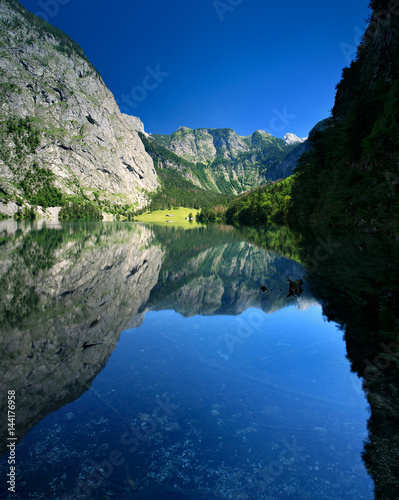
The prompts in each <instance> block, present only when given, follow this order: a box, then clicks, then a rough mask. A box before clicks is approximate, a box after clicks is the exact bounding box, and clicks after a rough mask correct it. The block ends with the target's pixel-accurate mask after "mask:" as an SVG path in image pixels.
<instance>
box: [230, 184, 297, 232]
mask: <svg viewBox="0 0 399 500" xmlns="http://www.w3.org/2000/svg"><path fill="white" fill-rule="evenodd" d="M294 182H295V176H291V177H288V179H285V180H283V181H280V182H277V183H275V184H273V185H272V186H266V187H263V188H262V187H260V188H258V189H257V190H254V191H252V192H250V193H248V194H245V195H243V196H240V197H239V198H238V199H236V200H234V201H233V202H232V203H231V204H230V205H229V207H228V209H227V212H226V220H227V222H229V223H240V224H247V225H250V226H251V225H256V224H271V223H284V222H286V217H287V213H288V210H289V207H290V204H291V189H292V186H293V184H294Z"/></svg>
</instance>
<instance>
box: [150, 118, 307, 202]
mask: <svg viewBox="0 0 399 500" xmlns="http://www.w3.org/2000/svg"><path fill="white" fill-rule="evenodd" d="M148 139H149V140H153V141H154V140H155V141H156V142H157V143H158V145H160V147H163V148H166V151H163V152H162V151H160V149H159V146H153V147H152V148H151V147H150V148H148V147H147V146H146V147H147V151H148V152H149V153H150V154H151V155H152V156H153V157H154V149H156V150H157V153H156V166H157V168H158V169H159V168H160V169H174V170H176V171H180V173H182V174H183V175H184V177H186V178H187V179H188V180H190V181H191V182H193V183H194V184H195V185H197V186H199V187H203V188H206V189H209V190H213V191H216V192H219V193H225V194H240V193H242V192H244V191H247V190H249V189H252V188H255V187H257V186H259V185H261V184H264V183H266V182H268V181H274V180H277V179H279V178H281V177H288V176H290V175H291V174H292V172H293V169H294V168H295V166H296V161H297V159H298V158H299V157H300V155H301V154H302V153H303V151H304V150H305V148H306V144H307V142H306V139H299V138H298V137H296V136H295V135H294V134H287V135H286V137H285V138H284V140H283V139H278V138H276V137H273V136H271V135H270V134H267V133H266V132H264V131H263V130H257V131H256V132H254V133H253V134H252V135H250V136H248V137H243V136H240V135H238V134H237V133H236V132H234V130H231V129H195V130H193V129H190V128H187V127H180V128H179V129H178V130H177V131H176V132H174V133H173V134H172V135H157V134H153V135H151V136H150V137H149V138H148ZM147 144H148V141H147ZM150 146H151V145H150ZM169 153H173V154H174V155H177V157H172V156H171V155H170V154H169ZM179 158H180V159H182V160H183V161H184V162H186V163H187V162H191V164H192V166H191V167H190V165H186V166H187V167H188V168H186V169H182V168H181V163H182V161H181V160H180V161H179Z"/></svg>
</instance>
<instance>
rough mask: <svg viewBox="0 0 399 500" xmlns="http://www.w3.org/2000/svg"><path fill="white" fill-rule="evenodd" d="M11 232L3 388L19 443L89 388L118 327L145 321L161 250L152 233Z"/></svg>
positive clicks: (2, 304) (0, 427)
mask: <svg viewBox="0 0 399 500" xmlns="http://www.w3.org/2000/svg"><path fill="white" fill-rule="evenodd" d="M11 226H12V223H11V224H10V222H8V226H7V225H5V224H4V223H2V224H1V226H0V230H1V229H2V228H4V229H5V230H6V233H3V236H4V234H8V235H9V236H6V237H5V238H4V246H3V252H2V257H3V258H2V260H1V262H0V278H1V279H0V282H1V286H2V290H3V294H2V297H1V300H0V314H1V321H0V324H1V327H0V348H1V352H2V361H1V367H0V390H1V392H2V394H3V395H5V394H7V390H9V389H10V388H12V389H13V390H15V391H16V394H17V399H18V412H17V423H16V426H17V429H18V438H19V439H21V438H22V437H23V436H24V434H25V433H26V432H27V431H28V430H29V429H30V428H32V427H33V426H34V425H36V423H37V422H38V421H39V420H41V418H43V417H44V416H46V415H47V414H48V413H50V412H52V411H55V410H56V409H58V408H60V407H61V406H63V405H64V404H66V403H68V402H70V401H73V400H75V399H76V398H77V397H79V396H80V395H81V394H83V392H85V391H86V390H87V389H89V387H90V385H91V382H92V381H93V380H94V378H95V377H96V376H97V374H98V373H99V372H100V371H101V370H102V369H103V367H104V366H105V364H106V362H107V360H108V358H109V356H110V355H111V353H112V351H113V350H114V348H115V346H116V343H117V341H118V339H119V336H120V333H121V331H122V330H123V329H125V328H127V327H128V325H130V326H131V325H135V326H138V325H139V324H141V322H142V320H143V315H142V314H139V310H140V309H141V308H142V307H143V306H144V305H145V304H146V303H147V301H148V297H149V294H150V291H151V289H152V288H153V287H154V286H155V284H156V283H157V281H158V274H159V271H160V268H161V262H162V257H163V252H162V250H160V249H159V248H158V247H157V246H154V245H150V243H151V241H152V240H153V237H154V235H153V233H152V231H151V230H149V229H147V228H145V227H141V228H140V229H139V230H137V228H136V230H132V229H131V227H130V228H129V227H127V226H126V227H123V226H120V227H117V228H115V226H108V228H104V226H103V225H101V224H99V225H98V227H97V228H96V229H91V230H90V231H87V230H86V229H85V228H84V226H82V228H81V230H79V229H78V228H77V227H76V226H75V227H74V228H72V227H71V228H70V229H68V228H67V229H65V228H63V229H62V228H60V229H59V230H54V231H53V232H52V238H50V240H51V242H50V241H49V240H45V239H42V238H43V236H41V235H42V233H41V232H40V231H36V230H32V231H30V230H27V231H25V232H23V231H17V232H15V233H14V234H12V230H13V229H12V227H11ZM10 233H11V234H10ZM98 341H100V342H102V344H101V345H99V346H96V347H93V348H90V349H87V350H83V349H82V344H83V343H84V342H88V343H94V342H98ZM6 432H7V431H6V420H5V419H3V422H1V424H0V435H1V436H5V434H6ZM5 443H6V440H5V439H2V445H1V448H0V453H2V452H4V451H5V448H4V445H5Z"/></svg>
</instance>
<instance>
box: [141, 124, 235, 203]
mask: <svg viewBox="0 0 399 500" xmlns="http://www.w3.org/2000/svg"><path fill="white" fill-rule="evenodd" d="M139 135H140V138H141V140H142V142H143V144H144V147H145V149H146V151H147V153H148V154H149V155H150V156H151V158H152V159H153V161H154V167H155V170H156V172H157V174H158V179H159V182H160V184H161V188H158V189H157V190H156V191H155V192H154V193H151V195H150V196H151V203H150V205H149V207H148V208H149V209H150V210H152V211H153V210H159V209H161V210H162V209H169V208H171V207H172V206H175V207H177V206H182V207H188V208H195V209H199V208H201V207H204V206H207V205H209V204H217V203H221V204H227V203H228V201H229V200H230V199H231V198H232V197H231V196H230V197H229V196H227V195H223V194H220V193H217V192H215V191H212V190H209V191H207V190H205V189H201V188H200V187H198V186H196V185H194V184H193V183H192V182H190V181H189V180H188V179H186V178H184V177H183V175H182V172H188V171H190V169H191V172H192V173H193V174H194V175H195V174H196V177H197V179H199V180H201V181H202V180H203V181H204V182H203V184H205V181H207V179H206V175H205V173H204V166H203V165H202V164H201V163H197V164H193V163H191V162H188V161H186V160H184V159H182V158H180V157H179V156H177V155H176V154H174V153H172V152H171V151H169V150H168V149H166V148H164V147H163V146H161V145H159V144H157V143H156V141H153V140H151V139H148V138H147V137H146V136H145V135H144V134H142V133H140V132H139ZM160 162H161V163H162V164H164V165H166V166H165V168H161V167H159V164H160ZM164 162H165V163H164ZM168 162H171V163H173V164H174V166H175V167H176V168H178V170H177V169H175V168H173V167H168ZM207 184H208V185H209V184H210V183H209V181H207ZM207 184H205V185H207Z"/></svg>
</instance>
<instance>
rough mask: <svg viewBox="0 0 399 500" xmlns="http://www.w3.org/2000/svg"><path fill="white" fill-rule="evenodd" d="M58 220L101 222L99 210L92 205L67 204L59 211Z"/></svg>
mask: <svg viewBox="0 0 399 500" xmlns="http://www.w3.org/2000/svg"><path fill="white" fill-rule="evenodd" d="M58 218H59V219H60V220H91V221H94V220H102V218H103V216H102V213H101V212H100V210H98V208H97V207H96V206H95V205H93V204H92V203H83V204H79V203H69V204H68V205H67V206H66V207H63V208H62V209H61V210H60V213H59V215H58Z"/></svg>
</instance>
